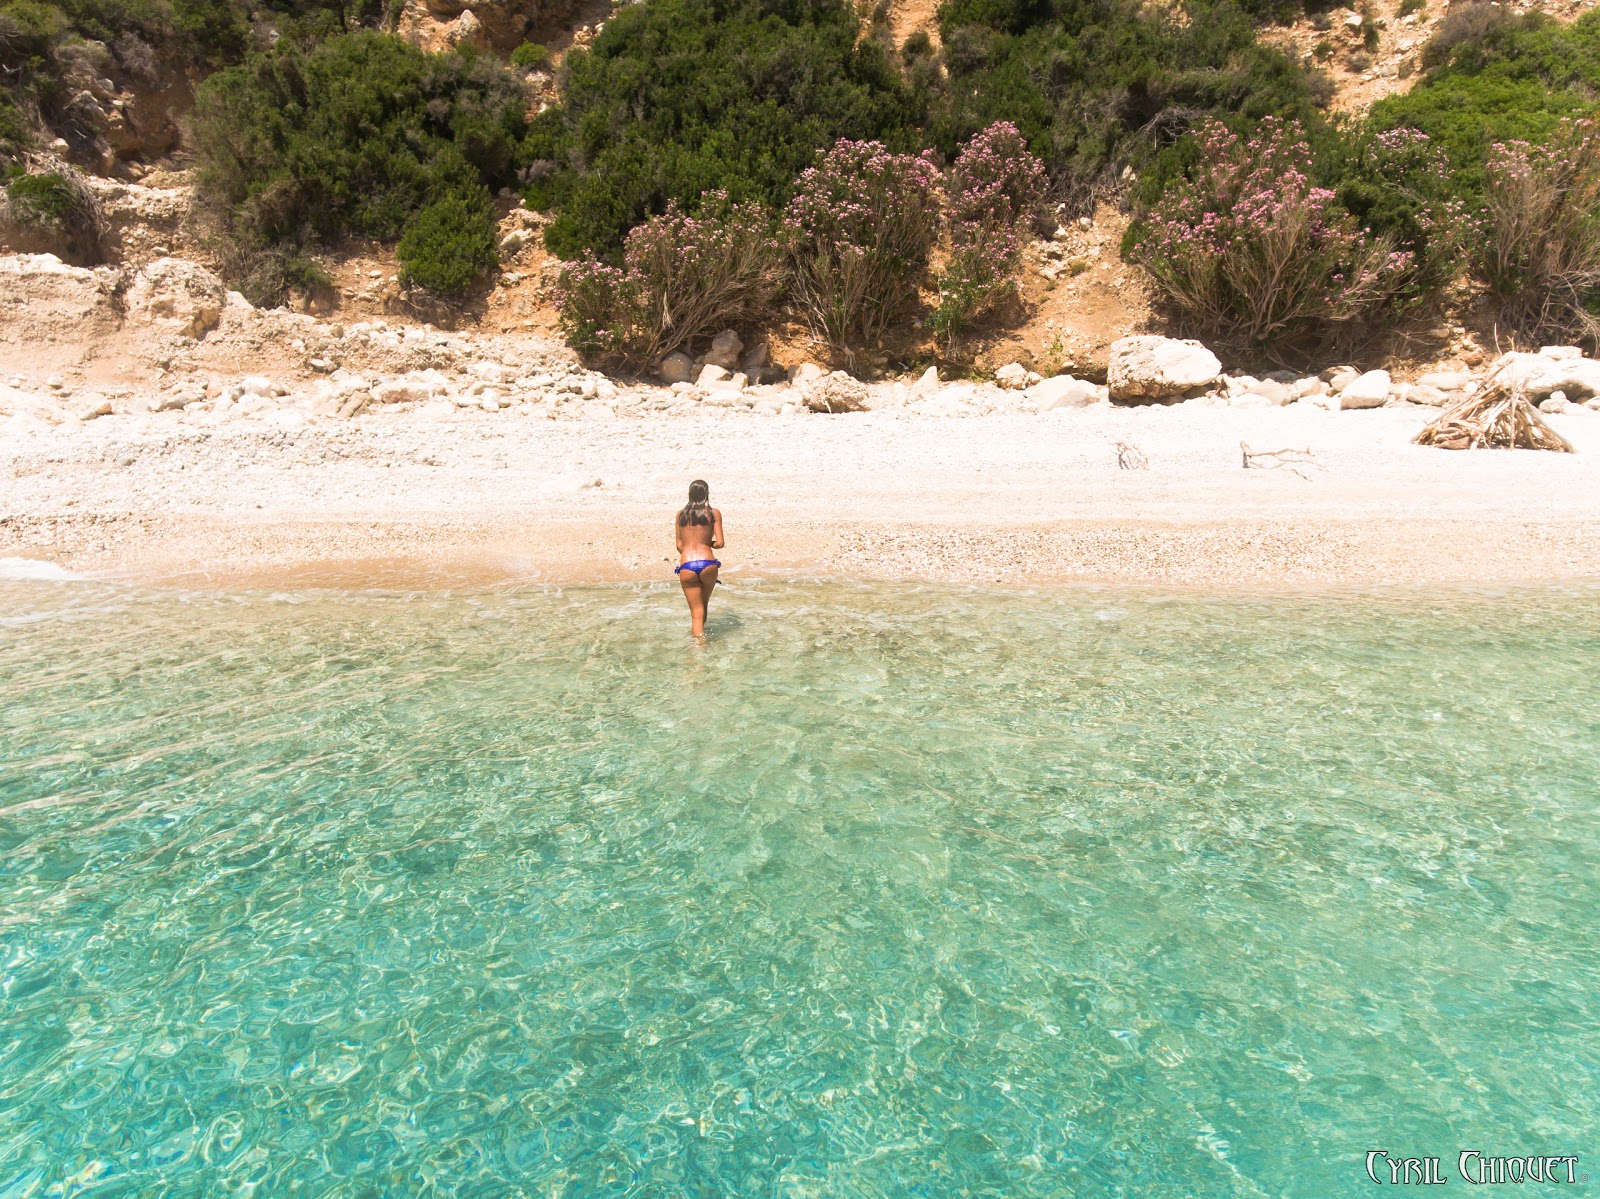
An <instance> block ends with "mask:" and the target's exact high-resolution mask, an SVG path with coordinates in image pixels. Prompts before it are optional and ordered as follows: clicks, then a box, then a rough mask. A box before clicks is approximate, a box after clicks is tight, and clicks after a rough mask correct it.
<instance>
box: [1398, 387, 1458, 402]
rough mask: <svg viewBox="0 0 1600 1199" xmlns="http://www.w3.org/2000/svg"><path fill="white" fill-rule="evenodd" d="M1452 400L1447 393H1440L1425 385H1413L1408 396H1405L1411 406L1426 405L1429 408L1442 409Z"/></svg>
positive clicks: (1434, 388)
mask: <svg viewBox="0 0 1600 1199" xmlns="http://www.w3.org/2000/svg"><path fill="white" fill-rule="evenodd" d="M1453 398H1454V397H1453V396H1451V395H1450V393H1449V392H1446V391H1440V390H1439V389H1438V388H1437V387H1432V386H1429V385H1428V384H1426V383H1413V384H1412V385H1411V392H1410V394H1408V395H1407V396H1406V399H1408V400H1410V401H1411V402H1412V403H1413V404H1426V405H1427V406H1428V407H1430V408H1443V407H1444V406H1445V405H1446V404H1448V403H1450V402H1451V400H1452V399H1453Z"/></svg>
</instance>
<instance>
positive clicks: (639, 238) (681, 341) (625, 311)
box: [558, 192, 782, 370]
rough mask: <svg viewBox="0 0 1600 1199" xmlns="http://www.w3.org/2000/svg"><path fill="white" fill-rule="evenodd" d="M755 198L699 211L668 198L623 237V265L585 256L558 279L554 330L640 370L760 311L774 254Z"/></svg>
mask: <svg viewBox="0 0 1600 1199" xmlns="http://www.w3.org/2000/svg"><path fill="white" fill-rule="evenodd" d="M772 234H773V230H772V217H771V215H770V214H769V213H768V212H767V211H766V210H765V209H764V208H763V207H761V205H759V204H730V203H729V202H728V197H727V193H725V192H716V193H713V194H711V195H709V196H707V197H705V199H704V202H703V203H702V205H701V210H700V213H699V215H698V216H693V217H690V216H685V215H684V214H683V213H682V212H680V211H679V210H678V207H677V205H675V204H669V205H668V206H667V211H666V213H665V214H663V215H662V216H658V217H652V218H651V219H650V220H648V221H646V222H645V223H644V224H642V225H640V226H638V227H637V228H635V229H634V230H633V232H632V233H630V234H628V244H627V247H626V249H625V251H624V256H623V261H624V266H623V267H621V268H618V267H614V266H611V265H610V264H608V263H604V262H601V261H599V260H598V259H596V258H595V257H594V256H593V255H585V256H584V258H583V259H582V260H581V261H579V262H575V263H572V264H570V265H569V266H568V267H567V269H566V270H565V271H563V272H562V275H561V289H560V293H559V300H558V304H559V307H560V313H561V316H560V320H561V330H562V332H563V333H564V334H565V335H566V337H567V340H568V342H570V343H571V345H572V346H573V347H574V348H575V349H576V350H578V351H579V353H581V354H583V355H585V356H586V357H589V358H592V359H595V360H597V361H600V362H605V363H615V364H618V365H622V366H626V367H630V368H632V369H635V370H646V369H648V368H650V367H651V366H653V365H655V363H656V362H658V361H659V360H660V359H661V358H662V357H663V356H665V355H667V354H670V353H672V352H673V351H674V350H677V349H680V348H682V347H685V346H687V345H689V344H690V343H691V342H693V341H694V340H695V339H697V338H700V337H705V336H708V335H710V334H713V333H715V332H717V331H720V330H722V329H726V328H728V327H730V326H740V325H744V324H747V323H749V322H750V321H753V320H759V319H760V318H762V317H764V316H766V315H767V307H768V305H769V304H770V303H771V302H772V300H773V298H774V297H775V296H776V295H777V293H778V290H779V284H780V276H781V273H782V272H781V263H780V259H781V253H780V249H779V246H778V244H777V242H776V241H775V239H774V238H773V235H772Z"/></svg>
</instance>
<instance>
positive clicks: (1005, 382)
mask: <svg viewBox="0 0 1600 1199" xmlns="http://www.w3.org/2000/svg"><path fill="white" fill-rule="evenodd" d="M994 381H995V382H996V383H998V384H999V385H1000V386H1001V387H1003V388H1005V389H1006V390H1007V391H1021V390H1023V388H1025V387H1027V386H1028V368H1027V367H1025V366H1023V365H1022V363H1020V362H1008V363H1006V364H1005V365H1004V366H1002V367H1001V368H1000V369H999V370H997V371H995V373H994Z"/></svg>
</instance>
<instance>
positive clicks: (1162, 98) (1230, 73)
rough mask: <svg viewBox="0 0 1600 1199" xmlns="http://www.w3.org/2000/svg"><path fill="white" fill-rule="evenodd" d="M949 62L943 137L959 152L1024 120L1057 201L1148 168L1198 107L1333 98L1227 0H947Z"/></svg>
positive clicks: (1077, 198)
mask: <svg viewBox="0 0 1600 1199" xmlns="http://www.w3.org/2000/svg"><path fill="white" fill-rule="evenodd" d="M939 21H940V28H941V30H942V32H943V35H944V43H945V59H946V62H947V64H948V68H949V81H948V94H947V96H946V97H945V98H944V99H943V101H942V102H941V103H940V104H939V105H937V106H936V108H935V116H934V121H933V141H934V143H935V144H936V145H938V146H939V147H940V148H941V149H942V150H944V151H945V152H946V153H952V154H953V153H954V152H955V148H956V147H957V146H958V145H959V144H961V143H962V142H964V141H965V140H966V139H967V138H969V137H971V136H972V135H973V134H974V133H976V132H977V131H978V130H979V129H982V128H984V127H986V126H988V125H990V124H992V123H993V122H994V121H997V120H1006V121H1012V122H1014V123H1015V124H1016V125H1017V126H1018V128H1019V129H1020V130H1021V131H1022V134H1023V136H1024V137H1025V138H1026V139H1027V142H1028V144H1029V146H1030V147H1031V148H1032V149H1033V151H1034V152H1035V153H1036V154H1038V155H1039V156H1040V157H1041V158H1042V159H1043V160H1044V163H1045V166H1046V168H1047V169H1048V171H1049V172H1050V175H1051V178H1052V181H1053V183H1054V185H1055V190H1056V194H1057V197H1058V198H1062V199H1066V200H1068V201H1069V202H1071V203H1074V204H1078V205H1083V204H1087V203H1088V202H1089V200H1090V199H1092V197H1093V196H1094V195H1095V194H1096V193H1097V192H1098V191H1100V190H1103V189H1104V188H1106V187H1107V186H1109V185H1111V184H1114V183H1115V182H1116V181H1117V180H1118V178H1119V177H1120V176H1121V174H1122V172H1123V170H1124V168H1132V169H1133V170H1134V171H1136V172H1137V171H1141V170H1142V169H1144V168H1146V167H1147V166H1149V165H1151V164H1152V162H1153V160H1155V159H1156V157H1157V156H1158V155H1159V154H1160V152H1161V151H1162V150H1163V149H1164V148H1165V147H1168V146H1170V145H1172V144H1173V143H1174V142H1175V141H1176V140H1177V139H1178V138H1180V137H1181V136H1182V134H1183V133H1184V132H1185V131H1186V130H1187V129H1188V128H1189V127H1190V126H1191V125H1192V124H1193V123H1194V122H1195V121H1196V120H1197V119H1199V118H1201V117H1204V116H1206V115H1208V114H1210V115H1214V116H1237V117H1244V118H1252V119H1254V118H1260V117H1264V116H1279V117H1284V118H1298V119H1301V120H1302V121H1303V122H1305V123H1311V122H1313V121H1315V120H1316V119H1317V106H1318V104H1319V103H1325V102H1326V101H1327V99H1328V97H1329V96H1330V95H1331V90H1330V85H1329V84H1328V83H1327V81H1326V79H1325V78H1324V77H1323V76H1321V75H1320V74H1319V73H1313V72H1308V71H1307V70H1305V69H1303V68H1302V67H1300V66H1299V65H1298V64H1297V63H1296V62H1295V61H1294V60H1292V59H1291V58H1289V57H1288V56H1287V55H1285V54H1283V53H1281V52H1279V51H1278V50H1275V49H1271V48H1269V47H1267V46H1264V45H1262V44H1260V43H1259V42H1258V41H1257V40H1256V26H1255V23H1254V21H1253V19H1252V17H1251V15H1250V14H1249V13H1246V12H1244V11H1242V10H1241V9H1240V8H1238V7H1236V6H1235V5H1234V4H1232V3H1228V2H1226V0H1221V2H1216V3H1212V2H1209V0H1192V2H1191V3H1190V4H1189V5H1187V6H1180V5H1172V6H1166V5H1148V6H1147V5H1142V4H1140V3H1139V2H1138V0H1058V2H1057V3H1055V4H1053V5H1051V4H1045V3H1043V2H1042V0H945V3H944V4H943V5H941V7H940V9H939Z"/></svg>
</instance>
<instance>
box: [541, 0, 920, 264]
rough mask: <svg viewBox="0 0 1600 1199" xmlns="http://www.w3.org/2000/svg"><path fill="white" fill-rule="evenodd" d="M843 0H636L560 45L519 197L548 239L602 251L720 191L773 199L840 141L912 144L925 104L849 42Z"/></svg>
mask: <svg viewBox="0 0 1600 1199" xmlns="http://www.w3.org/2000/svg"><path fill="white" fill-rule="evenodd" d="M858 32H859V22H858V19H857V16H856V13H855V10H854V8H853V7H852V6H851V5H850V4H848V3H845V2H844V0H647V2H646V3H643V4H635V5H631V6H629V7H626V8H624V9H623V10H622V11H621V12H619V13H618V14H617V15H616V16H615V17H613V18H612V19H611V20H610V21H608V22H607V23H606V26H605V29H604V30H603V31H602V32H601V34H600V36H599V37H598V38H596V39H595V42H594V45H593V47H592V48H591V49H589V50H587V51H583V50H579V51H574V52H573V53H571V54H569V55H568V57H567V59H566V63H565V74H566V77H567V82H566V88H565V93H564V95H563V98H562V103H561V104H560V105H558V106H556V107H553V108H551V109H549V110H547V111H546V112H544V113H543V114H541V116H540V117H539V118H538V119H537V120H536V121H535V122H534V126H533V130H532V133H531V136H530V153H531V155H532V156H533V157H534V158H536V159H538V160H540V161H539V162H538V163H537V164H536V167H535V170H534V172H533V175H532V184H531V186H530V188H529V190H528V200H529V203H530V204H533V205H535V206H536V207H540V208H551V207H554V208H557V209H559V215H558V216H557V218H556V220H555V221H554V222H553V223H552V224H551V225H550V227H549V229H548V230H547V232H546V244H547V245H548V246H549V247H550V249H551V250H553V251H554V252H555V253H557V254H559V255H561V256H562V257H563V258H568V259H573V258H577V257H578V256H579V254H580V253H581V252H582V251H584V250H593V251H595V252H597V253H599V254H600V255H602V256H609V257H610V258H611V259H613V260H616V258H617V257H618V255H619V253H620V249H621V246H622V243H623V239H624V237H625V236H626V234H627V232H628V230H629V229H631V228H633V227H634V226H635V225H637V224H639V223H640V222H641V221H643V220H644V219H645V218H647V217H648V216H650V215H651V214H654V213H661V212H664V211H665V210H666V206H667V204H668V202H669V201H674V200H675V201H677V202H678V204H679V205H680V207H682V208H683V209H684V210H685V211H688V212H692V211H694V208H695V205H696V204H697V203H698V200H699V197H700V196H701V195H702V194H703V193H706V192H709V191H712V190H717V189H723V190H726V191H727V192H728V194H729V195H730V196H731V197H732V199H733V200H735V201H748V200H759V201H761V202H763V203H766V204H768V205H770V206H773V207H777V206H780V205H781V204H783V203H784V202H785V201H786V200H787V199H788V196H789V194H790V191H791V188H792V184H793V181H794V179H795V177H796V176H797V175H799V173H800V172H801V171H802V170H804V169H805V168H806V167H808V166H809V165H810V164H811V163H812V161H813V160H814V159H815V157H816V155H817V153H818V152H819V151H820V150H822V149H824V148H825V147H827V146H828V145H831V144H832V142H833V141H834V140H835V139H836V138H838V137H842V136H843V137H853V138H865V139H875V140H879V141H882V142H884V143H886V144H887V145H889V146H890V147H891V148H893V149H897V150H900V149H905V150H910V149H916V148H918V147H919V146H920V144H921V132H920V122H921V118H922V114H923V107H924V104H925V100H923V99H919V97H918V96H917V95H916V94H915V93H914V92H913V90H912V89H911V88H910V87H908V85H907V84H906V83H905V81H904V80H903V79H902V78H901V77H900V76H899V74H898V73H897V72H896V71H895V70H894V69H893V68H892V67H891V66H890V64H889V61H888V59H887V58H886V56H885V53H884V50H883V47H882V46H881V45H879V44H878V43H877V42H876V41H873V40H870V39H858V36H857V35H858Z"/></svg>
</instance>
